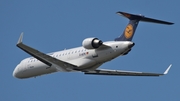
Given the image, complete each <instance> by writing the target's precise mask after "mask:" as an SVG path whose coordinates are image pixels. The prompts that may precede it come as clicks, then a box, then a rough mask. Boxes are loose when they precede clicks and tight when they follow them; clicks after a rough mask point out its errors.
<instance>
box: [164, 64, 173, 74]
mask: <svg viewBox="0 0 180 101" xmlns="http://www.w3.org/2000/svg"><path fill="white" fill-rule="evenodd" d="M171 67H172V64H170V65H169V67H168V68H167V69H166V71H165V72H164V73H163V74H164V75H166V74H167V73H168V72H169V70H170V68H171Z"/></svg>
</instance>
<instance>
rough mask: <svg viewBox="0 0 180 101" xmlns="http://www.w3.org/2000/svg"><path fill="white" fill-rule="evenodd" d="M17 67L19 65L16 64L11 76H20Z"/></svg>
mask: <svg viewBox="0 0 180 101" xmlns="http://www.w3.org/2000/svg"><path fill="white" fill-rule="evenodd" d="M18 68H19V65H17V66H16V68H15V69H14V71H13V77H15V78H20V75H19V71H18Z"/></svg>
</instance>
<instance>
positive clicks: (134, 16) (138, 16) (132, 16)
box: [117, 12, 174, 25]
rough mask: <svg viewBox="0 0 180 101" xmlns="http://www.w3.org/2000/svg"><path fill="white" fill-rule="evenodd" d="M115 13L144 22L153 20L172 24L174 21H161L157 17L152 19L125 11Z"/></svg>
mask: <svg viewBox="0 0 180 101" xmlns="http://www.w3.org/2000/svg"><path fill="white" fill-rule="evenodd" d="M117 14H119V15H122V16H124V17H126V18H128V19H130V20H139V21H145V22H153V23H159V24H167V25H172V24H174V23H172V22H167V21H163V20H157V19H153V18H148V17H145V16H143V15H141V14H140V15H135V14H130V13H126V12H117Z"/></svg>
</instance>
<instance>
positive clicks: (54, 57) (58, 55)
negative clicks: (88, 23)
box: [13, 11, 174, 79]
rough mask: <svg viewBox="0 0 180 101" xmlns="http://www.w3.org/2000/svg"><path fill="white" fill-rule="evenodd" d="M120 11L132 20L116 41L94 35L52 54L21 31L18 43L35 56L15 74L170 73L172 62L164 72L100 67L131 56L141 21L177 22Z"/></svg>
mask: <svg viewBox="0 0 180 101" xmlns="http://www.w3.org/2000/svg"><path fill="white" fill-rule="evenodd" d="M117 14H118V15H121V16H123V17H125V18H127V19H129V23H128V24H127V26H126V28H125V30H124V32H123V33H122V35H120V36H119V37H117V38H115V39H114V40H113V41H107V42H103V41H101V40H99V39H98V38H96V37H90V38H86V39H84V40H83V42H82V46H81V47H76V48H72V49H66V50H62V51H57V52H52V53H48V54H45V53H43V52H41V51H39V50H36V49H34V48H32V47H30V46H28V45H25V44H24V43H22V39H23V33H21V35H20V37H19V40H18V42H17V44H16V46H17V47H19V48H20V49H22V50H23V51H25V52H26V53H28V54H29V55H31V56H32V57H29V58H25V59H23V60H22V61H21V62H20V63H19V64H18V65H17V66H16V68H15V69H14V71H13V76H14V77H15V78H19V79H25V78H31V77H37V76H41V75H45V74H50V73H54V72H81V73H84V74H93V75H112V76H161V75H165V74H167V73H168V71H169V70H170V68H171V66H172V64H170V65H169V66H168V68H167V69H166V70H165V72H164V73H148V72H137V71H124V70H111V69H99V68H98V67H100V66H101V65H102V64H104V63H106V62H108V61H111V60H113V59H115V58H117V57H118V56H124V55H127V54H128V53H129V52H130V51H131V49H132V47H133V46H134V45H135V43H134V42H132V38H133V36H134V33H135V31H136V28H137V26H138V23H139V21H144V22H152V23H158V24H166V25H172V24H174V23H172V22H167V21H163V20H157V19H154V18H149V17H145V16H143V15H141V14H130V13H126V12H121V11H119V12H117Z"/></svg>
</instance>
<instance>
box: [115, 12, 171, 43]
mask: <svg viewBox="0 0 180 101" xmlns="http://www.w3.org/2000/svg"><path fill="white" fill-rule="evenodd" d="M117 14H119V15H122V16H124V17H126V18H128V19H129V23H128V25H127V26H126V28H125V30H124V32H123V34H122V35H121V36H119V37H118V38H116V39H115V41H131V40H132V38H133V36H134V33H135V31H136V28H137V26H138V23H139V21H144V22H153V23H159V24H166V25H172V24H174V23H172V22H167V21H162V20H157V19H153V18H148V17H145V16H143V15H135V14H130V13H126V12H117Z"/></svg>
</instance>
